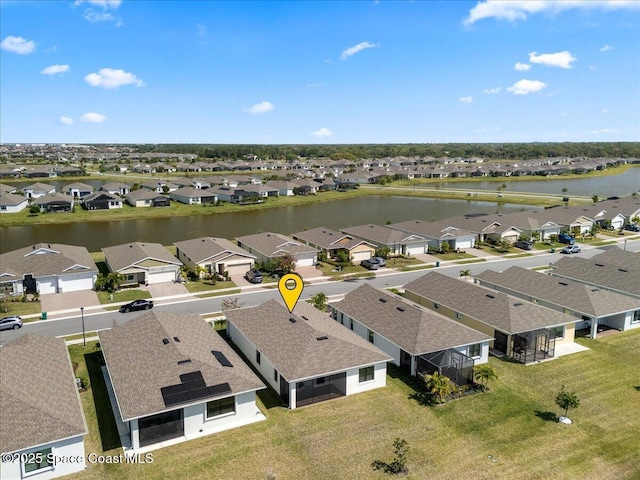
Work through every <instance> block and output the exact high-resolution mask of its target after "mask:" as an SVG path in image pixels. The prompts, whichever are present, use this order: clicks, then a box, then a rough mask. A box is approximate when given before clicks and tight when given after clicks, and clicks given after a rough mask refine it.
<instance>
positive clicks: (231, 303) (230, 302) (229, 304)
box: [220, 297, 244, 311]
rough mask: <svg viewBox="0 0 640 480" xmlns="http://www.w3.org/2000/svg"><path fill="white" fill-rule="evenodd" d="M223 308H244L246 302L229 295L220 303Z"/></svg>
mask: <svg viewBox="0 0 640 480" xmlns="http://www.w3.org/2000/svg"><path fill="white" fill-rule="evenodd" d="M220 305H221V308H222V310H223V311H224V310H233V309H234V308H242V307H243V306H244V302H241V301H240V300H239V299H238V297H233V298H231V297H227V298H225V299H223V300H222V303H221V304H220Z"/></svg>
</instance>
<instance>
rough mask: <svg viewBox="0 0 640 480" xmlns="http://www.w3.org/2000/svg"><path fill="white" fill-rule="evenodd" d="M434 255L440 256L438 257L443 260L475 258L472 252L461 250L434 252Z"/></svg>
mask: <svg viewBox="0 0 640 480" xmlns="http://www.w3.org/2000/svg"><path fill="white" fill-rule="evenodd" d="M433 256H434V257H436V258H438V259H440V260H443V261H445V260H462V259H464V258H475V257H474V256H473V255H471V254H470V253H465V252H460V253H456V252H449V253H434V254H433Z"/></svg>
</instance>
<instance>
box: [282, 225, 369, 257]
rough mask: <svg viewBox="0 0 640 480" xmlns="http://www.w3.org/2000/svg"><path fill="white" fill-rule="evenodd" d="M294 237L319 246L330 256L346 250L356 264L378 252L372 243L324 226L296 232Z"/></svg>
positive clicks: (313, 245)
mask: <svg viewBox="0 0 640 480" xmlns="http://www.w3.org/2000/svg"><path fill="white" fill-rule="evenodd" d="M293 238H295V239H296V240H300V241H301V242H304V243H306V244H307V245H310V246H312V247H314V248H317V249H318V250H320V251H321V252H322V253H324V254H325V255H326V256H327V257H328V258H336V257H337V255H338V252H340V251H342V252H346V253H347V254H348V255H349V260H350V261H351V262H352V263H355V264H359V263H360V262H361V261H363V260H368V259H370V258H371V257H373V256H375V254H376V246H375V245H373V244H372V243H369V242H367V241H366V240H361V239H359V238H355V237H353V236H351V235H348V234H346V233H340V232H336V231H334V230H330V229H328V228H324V227H318V228H312V229H311V230H305V231H303V232H298V233H294V234H293Z"/></svg>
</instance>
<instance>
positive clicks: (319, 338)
mask: <svg viewBox="0 0 640 480" xmlns="http://www.w3.org/2000/svg"><path fill="white" fill-rule="evenodd" d="M316 340H318V341H319V342H320V341H321V340H329V337H327V336H326V335H323V336H321V337H318V338H316Z"/></svg>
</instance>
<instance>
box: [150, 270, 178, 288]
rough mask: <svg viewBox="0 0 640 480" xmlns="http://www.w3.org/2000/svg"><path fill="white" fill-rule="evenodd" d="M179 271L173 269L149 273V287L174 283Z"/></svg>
mask: <svg viewBox="0 0 640 480" xmlns="http://www.w3.org/2000/svg"><path fill="white" fill-rule="evenodd" d="M159 268H163V269H165V268H167V267H159ZM177 272H178V270H177V269H171V270H169V271H164V272H163V271H158V272H154V271H149V272H148V274H147V282H148V283H149V285H152V284H156V283H164V282H173V281H174V280H175V279H176V278H177V274H178V273H177Z"/></svg>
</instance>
